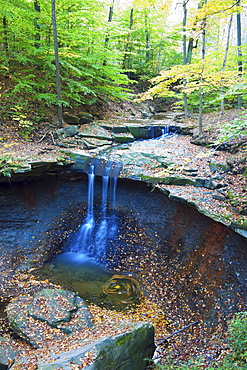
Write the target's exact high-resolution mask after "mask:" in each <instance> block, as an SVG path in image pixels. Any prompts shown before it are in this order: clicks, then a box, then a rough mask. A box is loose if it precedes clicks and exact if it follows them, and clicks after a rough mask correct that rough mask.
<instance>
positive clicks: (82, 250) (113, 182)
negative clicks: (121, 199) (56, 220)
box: [69, 158, 122, 264]
mask: <svg viewBox="0 0 247 370" xmlns="http://www.w3.org/2000/svg"><path fill="white" fill-rule="evenodd" d="M121 167H122V164H121V163H120V162H114V161H110V160H109V161H105V160H104V161H102V160H100V159H98V158H97V159H96V160H94V161H92V163H91V164H90V165H89V169H88V205H87V215H86V218H85V220H84V222H83V224H82V225H81V226H80V228H79V230H78V231H77V233H76V234H75V237H74V240H73V241H72V243H71V246H70V247H69V252H72V253H77V254H78V255H81V254H82V255H86V256H88V257H91V258H93V259H94V260H95V261H96V262H100V263H102V264H105V263H106V257H107V254H108V248H109V245H110V244H111V241H112V240H114V239H115V238H116V234H117V229H118V227H117V217H116V214H115V211H114V208H115V205H116V188H117V179H118V175H119V172H120V170H121ZM96 175H100V176H101V178H102V195H101V206H100V217H99V218H98V219H96V217H95V214H94V213H95V212H94V182H95V176H96ZM109 184H110V186H109ZM109 189H110V191H109ZM108 192H109V193H110V196H109V203H110V204H111V213H110V215H108V214H107V208H108Z"/></svg>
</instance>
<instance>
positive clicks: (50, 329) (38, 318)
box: [6, 289, 92, 347]
mask: <svg viewBox="0 0 247 370" xmlns="http://www.w3.org/2000/svg"><path fill="white" fill-rule="evenodd" d="M20 308H21V309H20ZM6 312H7V317H8V321H9V324H10V327H11V328H12V329H13V330H14V331H15V332H16V333H17V334H18V335H20V337H22V338H23V339H25V340H26V341H27V342H29V343H30V344H31V345H32V346H34V347H40V346H41V345H42V343H43V342H44V341H45V340H48V339H49V340H50V339H63V338H64V337H65V335H68V334H71V333H73V332H75V331H78V330H83V329H85V328H88V327H91V326H92V322H91V314H90V311H89V310H88V308H87V306H86V304H85V303H84V301H83V300H82V299H81V298H80V297H78V296H77V295H76V294H75V293H73V292H70V291H66V290H60V289H43V290H41V291H40V292H38V293H36V294H35V295H34V296H28V295H23V296H19V297H17V298H15V299H13V300H12V302H11V303H9V304H8V306H7V308H6Z"/></svg>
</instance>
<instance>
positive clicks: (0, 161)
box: [0, 154, 26, 177]
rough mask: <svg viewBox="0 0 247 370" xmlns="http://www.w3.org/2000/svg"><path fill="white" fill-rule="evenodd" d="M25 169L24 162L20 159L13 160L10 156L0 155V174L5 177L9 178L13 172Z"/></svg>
mask: <svg viewBox="0 0 247 370" xmlns="http://www.w3.org/2000/svg"><path fill="white" fill-rule="evenodd" d="M23 167H24V168H25V167H26V165H25V163H24V161H23V160H22V159H20V158H15V157H13V156H12V155H11V154H4V155H0V174H2V175H3V176H5V177H11V175H12V173H13V172H16V171H17V170H19V169H21V168H23Z"/></svg>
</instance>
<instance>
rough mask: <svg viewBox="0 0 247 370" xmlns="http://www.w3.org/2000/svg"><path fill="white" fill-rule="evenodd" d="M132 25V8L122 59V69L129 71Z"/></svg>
mask: <svg viewBox="0 0 247 370" xmlns="http://www.w3.org/2000/svg"><path fill="white" fill-rule="evenodd" d="M133 24H134V8H132V9H130V17H129V32H128V35H127V39H126V46H125V54H124V58H123V69H131V66H130V55H129V54H128V53H129V52H130V51H131V47H130V34H131V30H132V28H133ZM127 74H128V77H129V78H130V72H129V71H128V72H127Z"/></svg>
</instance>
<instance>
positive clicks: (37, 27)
mask: <svg viewBox="0 0 247 370" xmlns="http://www.w3.org/2000/svg"><path fill="white" fill-rule="evenodd" d="M34 10H35V11H36V12H38V13H40V5H39V3H38V1H37V0H34ZM34 28H35V30H36V33H35V35H34V39H35V42H34V46H35V47H36V49H38V48H39V47H40V25H39V16H38V17H36V18H35V20H34Z"/></svg>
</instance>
